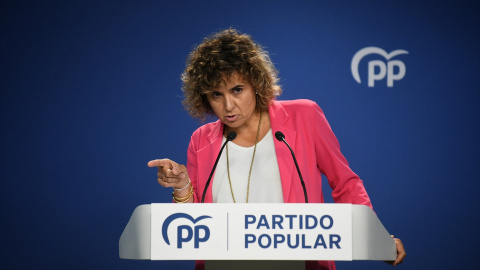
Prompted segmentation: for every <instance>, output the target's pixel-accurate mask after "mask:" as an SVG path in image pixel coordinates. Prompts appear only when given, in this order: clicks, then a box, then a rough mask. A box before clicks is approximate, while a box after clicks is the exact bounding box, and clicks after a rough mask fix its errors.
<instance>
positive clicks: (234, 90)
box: [232, 86, 243, 94]
mask: <svg viewBox="0 0 480 270" xmlns="http://www.w3.org/2000/svg"><path fill="white" fill-rule="evenodd" d="M242 91H243V88H242V87H240V86H237V87H234V88H232V92H233V93H235V94H239V93H241V92H242Z"/></svg>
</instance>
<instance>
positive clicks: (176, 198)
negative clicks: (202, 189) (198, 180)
mask: <svg viewBox="0 0 480 270" xmlns="http://www.w3.org/2000/svg"><path fill="white" fill-rule="evenodd" d="M172 196H173V201H174V202H176V203H185V202H187V201H188V200H190V198H191V197H192V196H193V185H192V183H190V192H189V193H188V195H187V196H185V197H183V198H178V197H176V196H175V192H172Z"/></svg>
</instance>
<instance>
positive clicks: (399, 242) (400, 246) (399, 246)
mask: <svg viewBox="0 0 480 270" xmlns="http://www.w3.org/2000/svg"><path fill="white" fill-rule="evenodd" d="M392 238H393V240H395V245H396V246H397V259H396V260H395V261H392V262H389V263H390V264H392V265H393V266H397V265H399V264H401V263H402V262H403V259H405V256H407V253H406V252H405V248H404V247H403V243H402V240H400V239H398V238H395V237H393V235H392Z"/></svg>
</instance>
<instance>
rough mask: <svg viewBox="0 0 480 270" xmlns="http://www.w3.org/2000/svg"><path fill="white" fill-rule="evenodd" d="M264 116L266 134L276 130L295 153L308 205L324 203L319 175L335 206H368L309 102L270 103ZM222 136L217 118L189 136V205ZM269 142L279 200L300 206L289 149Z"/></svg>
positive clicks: (196, 196)
mask: <svg viewBox="0 0 480 270" xmlns="http://www.w3.org/2000/svg"><path fill="white" fill-rule="evenodd" d="M269 114H270V120H271V127H272V133H273V134H275V132H276V131H278V130H280V131H282V132H283V134H285V139H286V141H287V142H288V143H289V144H290V146H291V147H292V149H293V151H294V152H295V155H296V157H297V161H298V164H299V167H300V170H301V172H302V176H303V179H304V181H305V185H306V188H307V193H308V199H309V202H311V203H323V202H324V199H323V193H322V183H321V180H322V179H321V174H324V175H325V176H326V177H327V179H328V182H329V185H330V187H332V197H333V199H334V201H335V202H337V203H353V204H363V205H367V206H369V207H370V208H372V204H371V202H370V199H369V197H368V194H367V192H366V191H365V188H364V186H363V182H362V180H361V179H360V178H359V177H358V176H357V175H356V174H355V173H354V172H353V171H352V170H351V169H350V167H349V166H348V163H347V160H346V159H345V157H344V156H343V155H342V153H341V152H340V145H339V143H338V141H337V138H336V137H335V135H334V134H333V132H332V130H331V128H330V125H329V124H328V122H327V119H326V118H325V115H324V113H323V111H322V110H321V109H320V107H319V106H318V105H317V104H316V103H315V102H313V101H310V100H292V101H273V103H272V105H271V106H270V107H269ZM222 136H223V123H222V122H221V121H220V120H218V121H216V122H213V123H209V124H206V125H203V126H201V127H200V128H198V129H197V130H196V131H195V132H194V133H193V135H192V138H191V141H190V144H189V147H188V153H187V170H188V174H189V176H190V179H191V181H192V184H193V188H194V190H195V193H194V200H195V202H199V201H200V200H201V196H202V194H203V189H204V186H205V183H206V182H207V179H208V176H209V175H210V171H211V169H212V167H213V165H214V163H215V159H216V156H217V154H218V152H219V151H220V147H221V144H222ZM274 144H275V151H276V154H277V161H278V167H279V169H280V177H281V182H282V189H283V199H284V202H286V203H301V202H304V201H305V200H304V195H303V189H302V185H301V183H300V179H299V177H298V174H297V171H296V168H295V163H294V161H293V159H292V156H291V154H290V150H289V149H288V147H287V146H286V145H285V144H284V143H283V142H279V141H278V140H277V139H275V138H274ZM212 181H213V180H212ZM205 202H212V183H210V186H209V187H208V190H207V193H206V195H205Z"/></svg>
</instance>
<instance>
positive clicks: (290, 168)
mask: <svg viewBox="0 0 480 270" xmlns="http://www.w3.org/2000/svg"><path fill="white" fill-rule="evenodd" d="M269 113H270V119H271V126H272V133H273V136H274V137H275V132H277V131H281V132H283V134H284V135H285V140H286V141H287V142H288V144H289V145H290V147H291V148H292V150H293V151H294V152H295V141H296V137H297V132H296V131H295V130H294V129H290V128H288V127H286V126H285V122H287V120H288V118H289V116H288V114H287V112H286V111H285V110H284V108H283V106H282V105H281V104H280V103H279V102H276V101H274V102H273V104H272V105H271V106H270V107H269ZM274 145H275V153H276V155H277V163H278V168H279V170H280V178H281V182H282V190H283V201H284V202H289V199H290V190H291V186H292V181H293V179H294V176H295V173H296V172H295V162H294V161H293V158H292V154H291V153H290V149H288V147H287V146H286V145H285V143H283V142H281V141H278V140H277V139H276V138H274Z"/></svg>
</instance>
